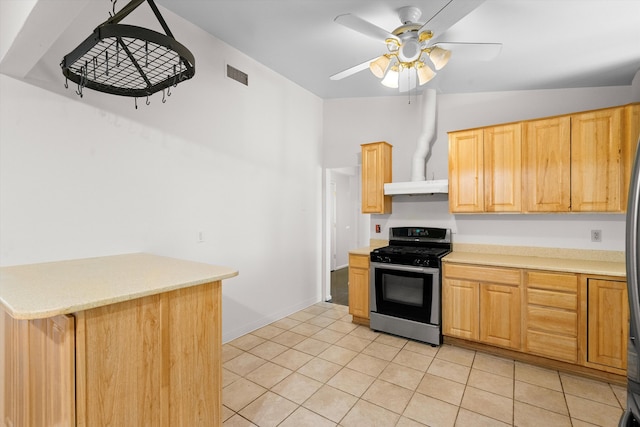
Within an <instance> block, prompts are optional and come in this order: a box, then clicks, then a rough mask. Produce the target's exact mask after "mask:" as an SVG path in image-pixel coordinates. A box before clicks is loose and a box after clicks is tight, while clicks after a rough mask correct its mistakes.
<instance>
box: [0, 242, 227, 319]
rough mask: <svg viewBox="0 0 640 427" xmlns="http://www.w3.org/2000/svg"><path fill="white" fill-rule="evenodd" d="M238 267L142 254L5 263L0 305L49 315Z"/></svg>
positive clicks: (213, 277) (25, 314)
mask: <svg viewBox="0 0 640 427" xmlns="http://www.w3.org/2000/svg"><path fill="white" fill-rule="evenodd" d="M237 275H238V271H237V270H234V269H232V268H228V267H221V266H215V265H210V264H204V263H199V262H193V261H185V260H181V259H175V258H168V257H162V256H157V255H151V254H145V253H138V254H126V255H114V256H107V257H97V258H85V259H77V260H69V261H58V262H47V263H40V264H28V265H17V266H9V267H2V268H0V304H1V305H2V307H3V308H4V310H5V311H7V313H9V314H10V315H11V316H12V317H13V318H15V319H43V318H47V317H52V316H56V315H59V314H67V313H74V312H77V311H82V310H87V309H90V308H95V307H100V306H104V305H108V304H113V303H117V302H122V301H127V300H131V299H135V298H140V297H144V296H148V295H155V294H160V293H163V292H168V291H172V290H175V289H180V288H186V287H190V286H196V285H200V284H204V283H210V282H215V281H219V280H223V279H228V278H230V277H234V276H237Z"/></svg>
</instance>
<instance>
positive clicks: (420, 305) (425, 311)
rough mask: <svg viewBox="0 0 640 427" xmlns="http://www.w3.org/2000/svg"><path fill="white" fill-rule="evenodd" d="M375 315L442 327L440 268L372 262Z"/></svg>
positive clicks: (371, 298)
mask: <svg viewBox="0 0 640 427" xmlns="http://www.w3.org/2000/svg"><path fill="white" fill-rule="evenodd" d="M370 273H371V274H370V293H369V304H370V311H371V312H372V313H379V314H384V315H387V316H392V317H398V318H402V319H407V320H413V321H415V322H420V323H430V324H432V325H439V324H440V269H438V268H430V267H414V266H409V265H398V264H385V263H377V262H372V263H371V272H370Z"/></svg>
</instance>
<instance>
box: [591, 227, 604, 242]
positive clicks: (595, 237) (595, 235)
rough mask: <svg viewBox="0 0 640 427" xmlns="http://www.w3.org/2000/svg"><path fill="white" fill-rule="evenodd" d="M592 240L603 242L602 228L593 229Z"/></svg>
mask: <svg viewBox="0 0 640 427" xmlns="http://www.w3.org/2000/svg"><path fill="white" fill-rule="evenodd" d="M591 241H592V242H602V230H591Z"/></svg>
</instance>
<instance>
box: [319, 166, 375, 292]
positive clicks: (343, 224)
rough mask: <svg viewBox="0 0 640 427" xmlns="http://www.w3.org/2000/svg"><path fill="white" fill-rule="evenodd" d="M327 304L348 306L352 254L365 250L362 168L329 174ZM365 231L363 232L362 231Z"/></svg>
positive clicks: (327, 178) (326, 217) (366, 225)
mask: <svg viewBox="0 0 640 427" xmlns="http://www.w3.org/2000/svg"><path fill="white" fill-rule="evenodd" d="M325 188H326V190H327V194H326V196H327V197H326V205H325V208H326V210H325V221H326V223H325V228H326V248H325V260H326V262H325V275H324V277H325V283H324V286H323V288H324V295H323V297H324V301H329V302H332V303H335V304H341V305H348V304H349V300H348V294H349V291H348V265H349V251H350V250H351V249H355V248H358V247H360V246H364V244H362V243H361V242H362V240H363V236H364V235H365V234H366V235H367V237H365V239H368V222H366V221H364V220H363V218H364V217H365V215H363V214H362V213H361V209H360V167H359V166H354V167H347V168H334V169H327V170H326V187H325ZM363 227H364V228H363Z"/></svg>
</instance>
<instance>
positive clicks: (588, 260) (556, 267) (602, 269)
mask: <svg viewBox="0 0 640 427" xmlns="http://www.w3.org/2000/svg"><path fill="white" fill-rule="evenodd" d="M443 261H444V262H457V263H463V264H475V265H488V266H495V267H513V268H525V269H531V270H550V271H558V272H567V273H580V274H596V275H603V276H613V277H621V278H624V277H626V273H627V272H626V264H625V261H624V252H618V251H593V250H575V249H557V248H532V247H519V246H493V245H464V244H460V245H456V244H454V247H453V252H451V253H450V254H448V255H447V256H445V257H444V258H443Z"/></svg>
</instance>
